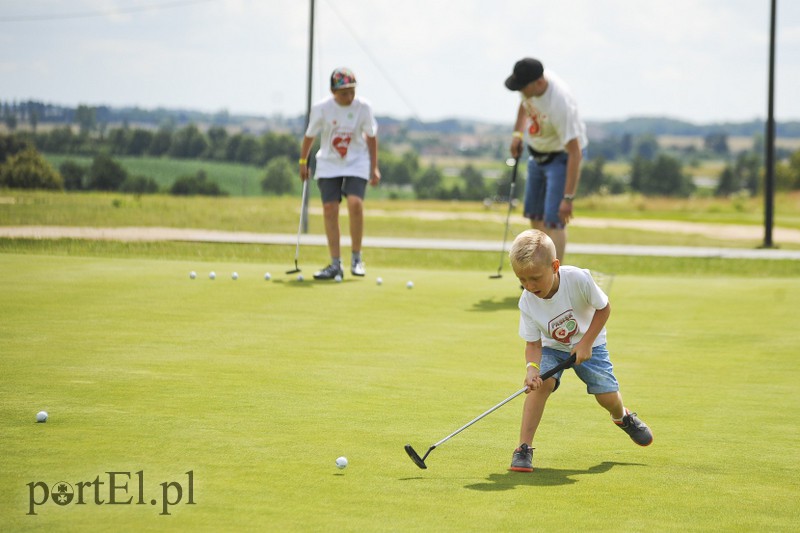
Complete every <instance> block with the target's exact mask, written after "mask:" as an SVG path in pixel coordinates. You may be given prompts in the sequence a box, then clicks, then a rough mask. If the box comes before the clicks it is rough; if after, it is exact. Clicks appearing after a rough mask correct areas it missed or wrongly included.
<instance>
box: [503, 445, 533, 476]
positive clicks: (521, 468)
mask: <svg viewBox="0 0 800 533" xmlns="http://www.w3.org/2000/svg"><path fill="white" fill-rule="evenodd" d="M508 469H509V470H513V471H514V472H533V448H531V447H530V446H528V445H527V444H525V443H522V444H520V445H519V448H517V449H516V450H514V455H513V456H512V457H511V466H510V467H509V468H508Z"/></svg>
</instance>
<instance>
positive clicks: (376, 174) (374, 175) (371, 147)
mask: <svg viewBox="0 0 800 533" xmlns="http://www.w3.org/2000/svg"><path fill="white" fill-rule="evenodd" d="M367 151H369V183H370V185H373V186H375V185H377V184H378V182H379V181H381V171H380V169H379V168H378V136H377V135H376V136H374V137H370V136H367Z"/></svg>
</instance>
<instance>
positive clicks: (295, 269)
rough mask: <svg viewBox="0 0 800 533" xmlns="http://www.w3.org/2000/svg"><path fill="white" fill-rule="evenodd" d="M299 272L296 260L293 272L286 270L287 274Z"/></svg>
mask: <svg viewBox="0 0 800 533" xmlns="http://www.w3.org/2000/svg"><path fill="white" fill-rule="evenodd" d="M298 272H300V267H298V266H297V259H295V260H294V270H287V271H286V273H287V274H297V273H298Z"/></svg>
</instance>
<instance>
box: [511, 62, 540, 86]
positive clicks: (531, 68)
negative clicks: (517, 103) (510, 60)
mask: <svg viewBox="0 0 800 533" xmlns="http://www.w3.org/2000/svg"><path fill="white" fill-rule="evenodd" d="M543 74H544V65H542V62H541V61H539V60H538V59H533V58H532V57H526V58H525V59H520V60H519V61H517V62H516V64H515V65H514V73H513V74H512V75H511V76H509V77H508V79H506V87H507V88H508V90H509V91H519V90H520V89H522V88H523V87H525V86H526V85H528V84H529V83H530V82H532V81H536V80H538V79H539V78H541V77H542V75H543Z"/></svg>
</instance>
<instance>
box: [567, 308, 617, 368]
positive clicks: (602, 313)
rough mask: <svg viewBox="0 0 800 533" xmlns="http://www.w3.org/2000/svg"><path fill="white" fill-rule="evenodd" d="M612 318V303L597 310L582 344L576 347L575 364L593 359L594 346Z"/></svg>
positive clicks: (582, 339) (581, 341) (574, 349)
mask: <svg viewBox="0 0 800 533" xmlns="http://www.w3.org/2000/svg"><path fill="white" fill-rule="evenodd" d="M609 316H611V302H609V303H608V304H606V306H605V307H604V308H602V309H597V310H596V311H595V312H594V316H593V317H592V321H591V323H590V324H589V329H587V330H586V333H584V334H583V337H582V338H581V340H580V342H579V343H578V344H576V345H575V347H574V348H573V350H572V352H573V353H574V354H575V364H576V365H579V364H581V363H583V362H584V361H588V360H589V359H590V358H591V357H592V344H593V343H594V341H595V339H596V338H597V336H598V335H600V332H601V331H602V330H603V327H604V326H605V325H606V322H608V317H609Z"/></svg>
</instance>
